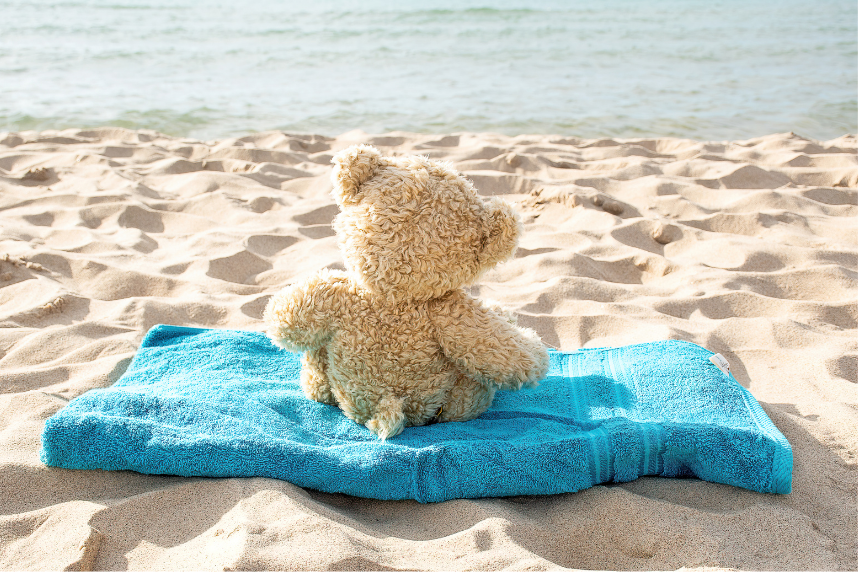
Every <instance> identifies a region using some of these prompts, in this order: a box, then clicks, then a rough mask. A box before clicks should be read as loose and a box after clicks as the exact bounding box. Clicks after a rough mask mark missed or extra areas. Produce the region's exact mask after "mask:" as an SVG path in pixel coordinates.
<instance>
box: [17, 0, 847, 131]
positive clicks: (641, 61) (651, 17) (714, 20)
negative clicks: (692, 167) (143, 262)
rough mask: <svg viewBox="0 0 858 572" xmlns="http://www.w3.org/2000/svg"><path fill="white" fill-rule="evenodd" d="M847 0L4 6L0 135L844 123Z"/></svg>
mask: <svg viewBox="0 0 858 572" xmlns="http://www.w3.org/2000/svg"><path fill="white" fill-rule="evenodd" d="M856 48H858V5H856V2H855V0H591V1H576V0H568V1H538V0H530V1H525V0H499V1H493V2H480V1H475V0H445V1H422V2H406V1H404V0H402V1H399V2H383V1H380V0H362V1H360V2H350V1H345V0H342V1H332V0H306V1H304V2H287V1H275V0H254V1H246V2H240V1H235V0H229V1H227V0H205V1H204V0H93V1H82V0H68V1H58V0H53V1H41V0H21V1H10V0H0V130H25V129H50V128H54V129H56V128H64V127H84V126H87V127H88V126H97V125H120V126H126V127H132V128H151V129H157V130H159V131H162V132H166V133H168V134H173V135H184V136H192V137H197V138H204V139H206V138H216V137H224V136H229V135H236V134H244V133H248V132H251V131H263V130H270V129H280V130H285V131H289V132H305V133H307V132H312V133H321V134H327V135H336V134H338V133H342V132H344V131H348V130H352V129H362V130H364V131H367V132H371V133H380V132H386V131H390V130H407V131H418V132H453V131H492V132H499V133H505V134H520V133H556V134H562V135H573V136H581V137H600V136H614V137H641V136H680V137H693V138H698V139H741V138H748V137H754V136H759V135H764V134H769V133H773V132H784V131H795V132H797V133H800V134H802V135H806V136H809V137H814V138H818V139H828V138H834V137H838V136H840V135H843V134H844V133H855V132H856V130H858V127H856V121H858V119H856V115H858V102H856V92H858V70H857V69H856V65H858V58H856V55H858V50H856Z"/></svg>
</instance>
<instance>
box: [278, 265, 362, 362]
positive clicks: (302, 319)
mask: <svg viewBox="0 0 858 572" xmlns="http://www.w3.org/2000/svg"><path fill="white" fill-rule="evenodd" d="M348 304H349V301H348V296H347V293H346V289H345V287H344V284H343V280H342V279H341V277H339V276H329V275H326V274H324V273H321V274H319V275H316V276H314V277H313V278H311V279H310V280H308V281H307V282H304V283H302V284H295V285H292V286H287V287H286V288H284V289H282V290H281V291H280V292H278V293H277V294H275V295H274V296H273V297H272V298H271V300H270V301H269V302H268V306H267V307H266V308H265V313H264V315H263V319H264V321H265V324H266V332H267V333H268V336H269V337H270V338H271V339H272V341H273V342H274V343H275V344H277V345H278V346H280V347H283V348H286V349H288V350H291V351H309V350H316V349H319V348H321V347H322V346H324V345H326V344H327V343H328V341H329V340H330V339H331V337H332V336H333V334H334V332H335V331H336V329H337V324H338V323H339V321H340V317H341V316H342V315H343V313H344V310H345V308H347V307H348Z"/></svg>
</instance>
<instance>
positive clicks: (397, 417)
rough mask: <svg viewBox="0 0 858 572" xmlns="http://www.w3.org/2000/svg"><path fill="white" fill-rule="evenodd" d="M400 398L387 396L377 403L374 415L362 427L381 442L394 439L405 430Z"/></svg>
mask: <svg viewBox="0 0 858 572" xmlns="http://www.w3.org/2000/svg"><path fill="white" fill-rule="evenodd" d="M403 401H404V400H403V399H402V398H401V397H394V396H387V397H384V398H383V399H382V400H381V401H379V402H378V405H377V406H376V409H375V415H374V416H373V417H372V419H370V420H369V421H367V422H366V423H365V424H364V425H366V428H367V429H369V430H370V431H372V432H373V433H375V434H376V435H378V437H379V438H380V439H381V440H382V441H386V440H387V439H390V438H391V437H395V436H397V435H399V434H400V433H402V430H403V429H405V421H406V419H405V413H404V412H403V410H402V409H403Z"/></svg>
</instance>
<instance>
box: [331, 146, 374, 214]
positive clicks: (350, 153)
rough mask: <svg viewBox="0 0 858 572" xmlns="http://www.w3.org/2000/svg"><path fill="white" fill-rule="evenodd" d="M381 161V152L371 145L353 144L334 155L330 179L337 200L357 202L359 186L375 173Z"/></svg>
mask: <svg viewBox="0 0 858 572" xmlns="http://www.w3.org/2000/svg"><path fill="white" fill-rule="evenodd" d="M382 162H383V159H382V157H381V153H379V151H378V149H376V148H375V147H373V146H372V145H353V146H351V147H349V148H348V149H345V150H343V151H340V152H339V153H337V154H336V155H334V158H333V159H331V163H333V164H334V172H333V173H332V175H331V180H332V181H333V183H334V190H333V194H334V198H335V199H336V200H337V202H338V203H339V204H341V205H343V204H355V203H357V202H359V201H360V190H359V189H360V186H361V185H362V184H363V183H364V182H365V181H367V180H368V179H369V178H371V177H372V176H373V175H374V174H375V172H376V170H378V168H379V166H381V164H382Z"/></svg>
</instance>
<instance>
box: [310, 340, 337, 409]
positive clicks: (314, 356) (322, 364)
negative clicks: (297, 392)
mask: <svg viewBox="0 0 858 572" xmlns="http://www.w3.org/2000/svg"><path fill="white" fill-rule="evenodd" d="M327 370H328V351H327V349H325V348H324V347H322V348H319V349H317V350H310V351H308V352H306V353H305V354H304V359H303V360H301V389H303V390H304V394H305V395H306V396H307V397H309V398H310V399H312V400H313V401H319V402H321V403H327V404H328V405H336V404H337V400H336V398H335V397H334V394H333V393H331V384H330V382H329V381H328V373H327Z"/></svg>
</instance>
